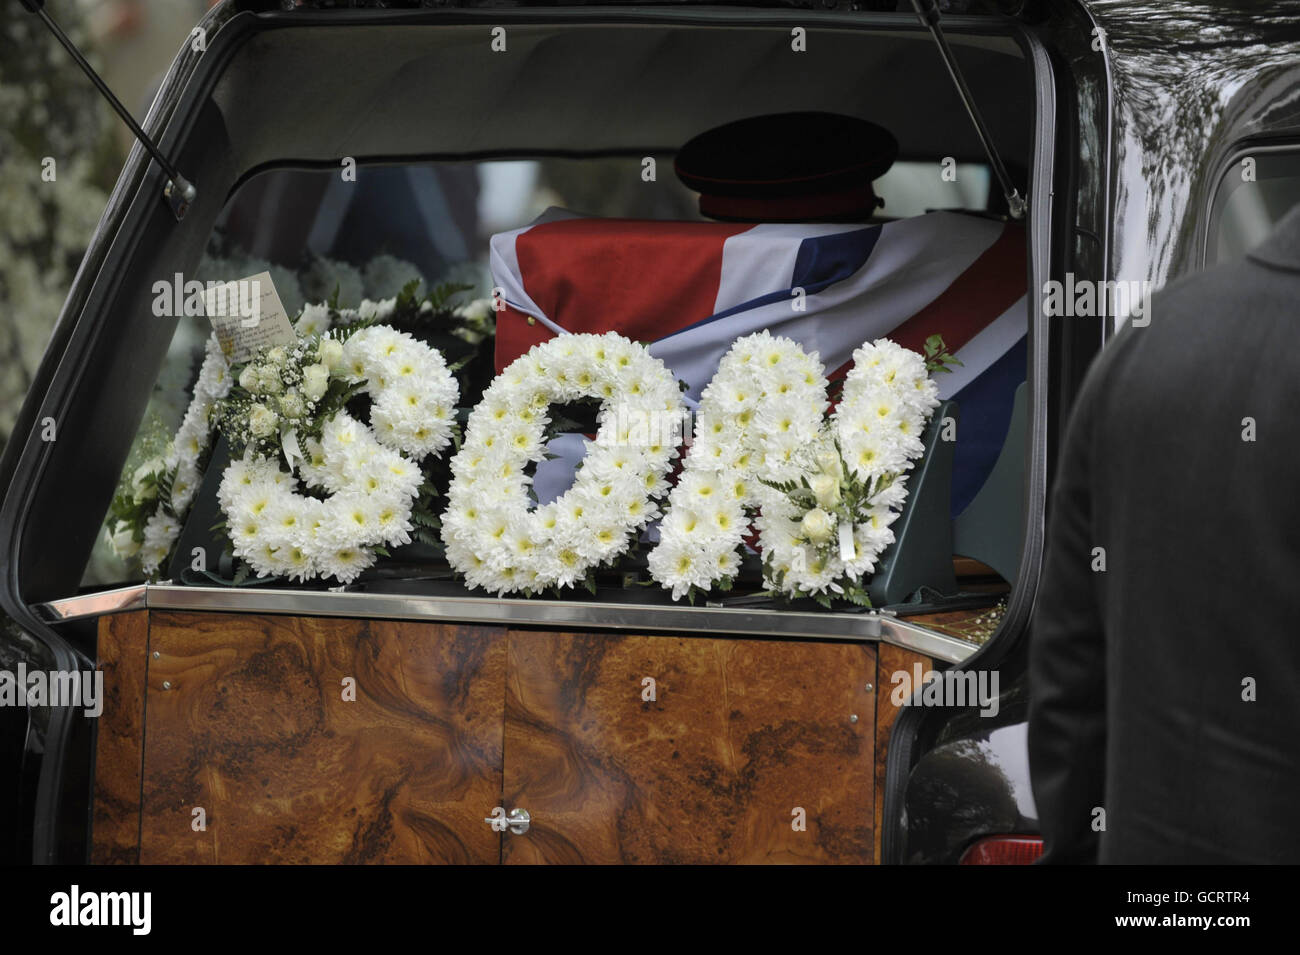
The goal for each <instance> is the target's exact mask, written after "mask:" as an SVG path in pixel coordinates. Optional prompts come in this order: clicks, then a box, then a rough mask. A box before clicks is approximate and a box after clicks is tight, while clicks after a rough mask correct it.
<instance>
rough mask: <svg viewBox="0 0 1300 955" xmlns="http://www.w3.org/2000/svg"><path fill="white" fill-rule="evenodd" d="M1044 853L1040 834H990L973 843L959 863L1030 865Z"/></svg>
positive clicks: (962, 855)
mask: <svg viewBox="0 0 1300 955" xmlns="http://www.w3.org/2000/svg"><path fill="white" fill-rule="evenodd" d="M1042 854H1043V840H1042V839H1040V838H1039V837H1038V836H989V837H988V838H987V839H981V840H979V842H974V843H971V845H969V846H968V847H967V848H966V851H965V852H963V853H962V854H961V858H960V859H959V860H958V861H957V864H958V865H1029V864H1030V863H1032V862H1036V861H1037V860H1038V857H1039V856H1041V855H1042Z"/></svg>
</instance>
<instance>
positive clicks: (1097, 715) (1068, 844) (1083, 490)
mask: <svg viewBox="0 0 1300 955" xmlns="http://www.w3.org/2000/svg"><path fill="white" fill-rule="evenodd" d="M1100 371H1101V369H1100V368H1098V367H1095V366H1094V368H1093V369H1092V371H1091V373H1090V374H1089V375H1088V376H1087V379H1088V380H1087V382H1086V383H1085V385H1084V387H1083V388H1082V389H1081V390H1080V395H1079V399H1078V402H1077V403H1076V405H1075V408H1074V411H1073V414H1072V416H1071V419H1070V423H1069V426H1068V428H1067V429H1066V436H1065V442H1064V445H1063V447H1062V451H1061V455H1060V460H1059V466H1058V468H1057V474H1056V479H1055V486H1054V488H1053V494H1052V501H1051V508H1050V512H1049V523H1048V529H1047V543H1046V549H1047V551H1046V558H1045V562H1044V568H1043V577H1042V581H1041V584H1040V588H1039V592H1038V600H1037V603H1036V607H1035V612H1034V618H1033V625H1032V633H1031V638H1030V648H1029V695H1030V704H1029V770H1030V778H1031V781H1032V784H1033V790H1034V801H1035V803H1036V804H1037V807H1038V819H1039V824H1040V826H1041V828H1042V833H1043V838H1044V843H1045V851H1044V855H1043V862H1073V863H1079V862H1096V861H1097V850H1098V846H1099V843H1100V833H1098V832H1094V831H1093V819H1094V810H1095V808H1096V807H1099V806H1101V805H1102V799H1103V793H1104V789H1105V749H1106V720H1105V717H1106V683H1105V677H1106V646H1105V635H1104V633H1103V631H1102V613H1101V608H1100V606H1099V605H1098V597H1099V595H1100V593H1101V586H1102V581H1103V580H1104V577H1105V575H1104V574H1099V573H1097V572H1096V571H1094V570H1093V563H1094V555H1093V549H1094V548H1095V547H1103V548H1104V547H1105V546H1106V542H1105V541H1103V540H1098V539H1097V534H1096V531H1095V529H1094V527H1095V525H1094V522H1093V494H1094V489H1093V484H1092V480H1093V467H1092V460H1091V457H1092V454H1093V451H1094V448H1095V447H1096V442H1095V440H1094V427H1095V424H1096V420H1095V419H1096V410H1095V409H1096V406H1097V402H1098V400H1099V398H1100V396H1101V395H1102V393H1103V392H1102V390H1101V387H1100V385H1099V381H1100V378H1101V375H1100Z"/></svg>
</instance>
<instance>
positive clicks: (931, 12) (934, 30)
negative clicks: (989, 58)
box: [912, 0, 1026, 219]
mask: <svg viewBox="0 0 1300 955" xmlns="http://www.w3.org/2000/svg"><path fill="white" fill-rule="evenodd" d="M912 7H913V8H914V9H915V10H916V15H917V16H918V17H920V18H921V22H922V23H924V24H925V25H926V26H927V27H928V28H929V30H930V35H931V36H933V37H934V42H935V45H936V46H937V47H938V48H939V55H940V56H942V57H943V62H944V65H945V66H946V67H948V75H949V76H951V77H952V82H953V85H954V86H956V87H957V95H958V96H960V97H961V101H962V103H963V104H964V105H965V107H966V113H967V114H968V115H969V116H970V121H971V122H972V123H974V124H975V132H976V134H977V135H978V136H979V138H980V143H981V144H982V145H983V146H984V152H985V154H986V155H987V156H988V157H989V165H990V166H992V167H993V175H995V176H996V177H997V180H998V184H999V185H1001V186H1002V193H1003V195H1005V196H1006V199H1007V211H1008V212H1009V213H1010V214H1011V218H1013V219H1023V218H1024V217H1025V208H1026V203H1025V200H1024V197H1022V196H1021V195H1020V192H1019V190H1017V189H1016V186H1015V183H1013V182H1012V181H1011V174H1010V173H1009V172H1007V167H1006V165H1005V164H1004V163H1003V162H1002V157H1001V156H999V155H998V151H997V149H996V148H995V147H994V145H993V138H992V137H991V136H990V135H989V131H988V127H987V126H985V125H984V117H983V116H981V115H980V111H979V107H978V106H976V105H975V97H974V96H972V95H971V91H970V87H969V86H967V85H966V79H965V77H963V76H962V73H961V67H959V66H958V65H957V58H956V57H955V56H953V53H952V48H951V47H950V46H948V39H947V37H945V36H944V35H943V28H942V27H941V26H939V7H938V5H937V4H936V3H935V0H912Z"/></svg>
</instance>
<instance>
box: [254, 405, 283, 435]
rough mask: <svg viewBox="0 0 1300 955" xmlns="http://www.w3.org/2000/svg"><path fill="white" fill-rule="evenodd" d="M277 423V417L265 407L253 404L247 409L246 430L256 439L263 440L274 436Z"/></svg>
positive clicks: (278, 419)
mask: <svg viewBox="0 0 1300 955" xmlns="http://www.w3.org/2000/svg"><path fill="white" fill-rule="evenodd" d="M279 421H280V418H279V415H277V414H276V413H275V412H274V411H272V410H271V409H270V408H268V407H267V406H266V405H263V404H255V405H253V406H252V407H251V408H249V409H248V430H249V431H251V432H252V433H253V434H254V435H255V436H256V437H259V438H265V437H269V436H270V435H272V434H275V426H276V425H277V424H279Z"/></svg>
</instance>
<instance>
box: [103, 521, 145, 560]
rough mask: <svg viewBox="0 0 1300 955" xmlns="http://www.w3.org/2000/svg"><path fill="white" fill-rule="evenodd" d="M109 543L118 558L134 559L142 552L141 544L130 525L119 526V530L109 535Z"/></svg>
mask: <svg viewBox="0 0 1300 955" xmlns="http://www.w3.org/2000/svg"><path fill="white" fill-rule="evenodd" d="M108 543H109V546H111V547H112V548H113V553H115V554H116V555H117V556H118V557H122V558H126V557H134V556H135V555H136V554H137V553H139V551H140V542H139V541H138V540H136V539H135V531H133V530H132V529H131V525H130V524H119V525H118V527H117V530H116V531H114V532H113V533H112V534H110V535H109V537H108Z"/></svg>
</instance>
